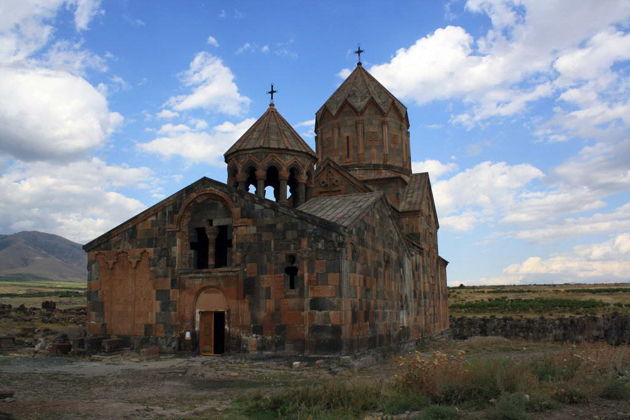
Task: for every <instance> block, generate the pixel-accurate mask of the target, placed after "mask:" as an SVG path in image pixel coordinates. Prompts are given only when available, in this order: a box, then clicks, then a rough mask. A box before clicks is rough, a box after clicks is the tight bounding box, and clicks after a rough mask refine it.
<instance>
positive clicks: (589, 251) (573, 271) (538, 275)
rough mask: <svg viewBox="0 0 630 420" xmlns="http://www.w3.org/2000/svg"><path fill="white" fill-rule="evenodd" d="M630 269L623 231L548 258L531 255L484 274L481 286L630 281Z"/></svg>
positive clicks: (627, 241)
mask: <svg viewBox="0 0 630 420" xmlns="http://www.w3.org/2000/svg"><path fill="white" fill-rule="evenodd" d="M629 272H630V234H628V233H622V234H618V235H616V236H614V237H612V238H611V239H609V240H606V241H604V242H599V243H593V244H589V245H578V246H575V247H573V248H572V250H571V251H570V252H565V253H558V254H554V255H552V256H550V257H548V258H544V257H538V256H535V257H528V258H526V259H525V260H523V261H522V262H520V263H516V264H510V265H509V266H507V267H505V268H504V269H503V272H502V274H501V275H499V276H494V277H482V278H480V279H478V280H476V281H474V282H469V283H474V284H481V285H496V284H536V283H547V284H553V283H575V282H588V283H613V282H627V281H628V279H629V278H628V273H629Z"/></svg>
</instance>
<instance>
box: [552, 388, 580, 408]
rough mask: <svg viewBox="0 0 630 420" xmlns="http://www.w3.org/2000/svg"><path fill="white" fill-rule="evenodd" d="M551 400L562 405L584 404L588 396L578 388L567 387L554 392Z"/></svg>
mask: <svg viewBox="0 0 630 420" xmlns="http://www.w3.org/2000/svg"><path fill="white" fill-rule="evenodd" d="M551 398H553V399H554V400H556V401H558V402H561V403H563V404H585V403H587V402H588V396H587V395H586V394H585V393H584V392H583V391H581V390H580V389H578V388H575V387H573V386H570V385H567V386H563V387H561V388H558V389H556V390H554V391H553V392H552V393H551Z"/></svg>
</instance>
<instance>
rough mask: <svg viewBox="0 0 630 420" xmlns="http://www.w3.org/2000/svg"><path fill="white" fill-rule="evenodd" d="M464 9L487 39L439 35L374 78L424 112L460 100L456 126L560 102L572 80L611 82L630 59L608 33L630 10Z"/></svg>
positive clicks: (582, 6)
mask: <svg viewBox="0 0 630 420" xmlns="http://www.w3.org/2000/svg"><path fill="white" fill-rule="evenodd" d="M465 7H466V10H468V11H469V12H473V13H479V14H485V15H486V16H488V17H489V18H490V19H491V22H492V25H491V27H490V28H489V30H488V31H487V32H486V33H485V34H483V35H482V36H480V37H477V38H475V37H473V36H472V35H471V34H469V33H468V32H467V31H466V30H465V29H463V28H461V27H458V26H447V27H444V28H439V29H437V30H435V31H434V32H433V33H431V34H429V35H427V36H425V37H423V38H420V39H418V40H417V41H416V42H415V43H414V44H413V45H411V46H408V47H405V48H400V49H399V50H397V51H396V53H395V54H394V56H393V57H392V59H391V60H390V61H389V62H386V63H383V64H378V65H375V66H372V67H371V68H370V71H371V72H372V74H374V76H375V77H377V78H378V79H379V80H380V81H381V82H383V83H384V84H385V85H386V86H387V87H388V88H390V89H391V90H392V91H393V93H394V94H396V95H398V96H400V97H401V98H404V99H408V100H412V101H415V102H417V103H419V104H422V103H425V102H429V101H432V100H436V99H438V100H439V99H451V98H458V99H463V100H464V101H465V102H466V103H468V104H469V110H468V111H467V112H464V113H462V114H461V115H458V116H455V117H454V121H456V122H460V123H463V124H466V125H472V124H475V123H477V122H479V121H482V120H484V119H487V118H490V117H494V116H509V115H514V114H517V113H520V112H522V111H523V110H524V109H526V108H527V105H528V104H529V103H531V102H535V101H537V100H539V99H541V98H545V97H552V96H553V95H558V96H560V95H562V93H563V92H564V91H565V90H566V89H568V88H569V87H570V86H571V85H572V84H573V83H574V81H575V79H578V78H589V79H592V78H599V77H600V76H604V75H610V74H612V73H614V72H613V71H612V70H611V66H612V65H613V64H614V63H615V62H618V61H620V60H626V59H628V54H629V53H628V50H629V49H628V48H627V45H626V44H627V42H628V40H627V39H626V38H627V35H624V34H622V33H620V32H618V31H615V30H613V29H611V28H612V26H613V25H615V24H617V23H623V22H625V21H627V19H628V17H629V16H630V3H628V2H605V3H602V2H600V1H598V0H588V1H587V0H585V1H580V2H578V3H576V2H574V1H571V0H565V1H555V2H551V3H550V2H548V1H546V0H522V1H516V2H514V1H508V0H469V1H467V2H466V6H465ZM586 61H588V63H585V62H586ZM582 64H583V65H584V68H585V70H586V72H585V73H584V74H582V75H580V74H579V73H581V69H582V66H581V65H582Z"/></svg>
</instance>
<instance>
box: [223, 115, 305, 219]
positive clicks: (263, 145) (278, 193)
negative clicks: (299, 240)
mask: <svg viewBox="0 0 630 420" xmlns="http://www.w3.org/2000/svg"><path fill="white" fill-rule="evenodd" d="M224 157H225V162H226V163H227V164H228V184H229V185H232V186H234V187H236V188H239V189H241V190H245V191H247V190H249V187H250V186H251V185H253V186H255V187H256V194H258V196H260V197H265V196H267V193H266V192H265V189H266V188H267V187H271V188H272V190H273V198H274V199H275V200H276V201H278V202H280V203H282V204H287V205H289V206H292V207H297V206H299V205H300V204H302V203H303V202H304V201H306V200H307V199H308V198H309V197H310V194H311V191H312V186H313V173H314V168H315V162H316V161H317V157H316V155H315V152H313V149H311V148H310V146H309V145H308V144H306V142H305V141H304V140H303V139H302V138H301V137H300V135H299V134H298V133H297V132H296V131H295V130H294V129H293V127H291V125H290V124H289V123H288V122H287V120H285V119H284V118H283V117H282V115H280V113H279V112H278V110H277V109H276V107H275V106H274V104H273V103H271V104H270V105H269V108H267V110H266V111H265V113H264V114H263V115H262V116H261V117H260V118H259V119H258V120H257V121H256V122H255V123H254V124H253V125H252V126H251V127H250V128H249V130H247V131H246V132H245V134H243V135H242V136H241V137H240V138H239V139H238V140H237V141H236V143H234V144H233V145H232V147H230V148H229V149H228V151H227V152H225V154H224Z"/></svg>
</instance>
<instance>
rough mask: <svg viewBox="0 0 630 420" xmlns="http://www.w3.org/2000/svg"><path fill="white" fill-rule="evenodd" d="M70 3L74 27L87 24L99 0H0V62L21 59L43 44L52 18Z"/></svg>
mask: <svg viewBox="0 0 630 420" xmlns="http://www.w3.org/2000/svg"><path fill="white" fill-rule="evenodd" d="M63 5H66V6H69V7H73V8H74V9H75V12H74V20H75V28H76V29H77V31H82V30H85V29H87V28H88V25H89V23H90V21H91V20H92V18H93V17H94V16H95V15H96V14H98V13H100V11H99V5H100V0H31V1H20V0H3V1H2V2H0V62H5V63H6V62H15V61H21V60H24V59H26V58H27V57H29V56H30V55H32V54H33V53H34V52H36V51H38V50H39V49H41V48H42V47H43V46H45V45H46V44H47V43H48V41H49V39H50V37H51V36H52V34H53V29H54V28H53V26H52V25H51V22H50V21H51V19H53V18H54V17H55V16H56V15H57V13H58V11H59V9H60V8H61V7H62V6H63Z"/></svg>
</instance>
